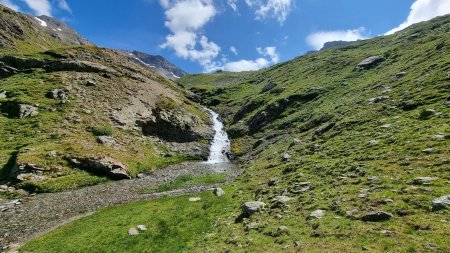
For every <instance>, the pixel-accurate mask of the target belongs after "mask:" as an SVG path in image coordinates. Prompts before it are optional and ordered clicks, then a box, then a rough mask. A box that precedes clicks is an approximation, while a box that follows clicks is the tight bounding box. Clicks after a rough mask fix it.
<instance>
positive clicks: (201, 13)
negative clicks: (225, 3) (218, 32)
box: [160, 0, 220, 67]
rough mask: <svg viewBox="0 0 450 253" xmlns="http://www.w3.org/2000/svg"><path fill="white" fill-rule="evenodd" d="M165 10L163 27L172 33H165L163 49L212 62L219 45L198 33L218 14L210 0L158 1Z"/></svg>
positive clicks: (200, 60)
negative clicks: (170, 49)
mask: <svg viewBox="0 0 450 253" xmlns="http://www.w3.org/2000/svg"><path fill="white" fill-rule="evenodd" d="M160 4H161V6H162V7H163V8H165V9H166V11H165V16H166V22H165V26H166V27H167V28H169V30H170V31H171V34H169V35H167V36H166V41H165V43H163V44H162V45H161V47H162V48H172V49H173V50H175V54H176V55H177V56H179V57H183V58H185V59H190V60H194V61H197V62H199V63H200V64H201V65H202V66H204V67H205V66H207V65H210V64H212V60H213V59H214V58H216V57H217V56H218V55H219V53H220V47H219V46H218V45H217V44H216V43H214V42H211V41H209V40H208V38H207V37H206V36H204V35H201V34H200V30H201V29H202V28H203V27H204V26H205V25H206V24H207V23H208V22H209V21H211V20H212V18H213V17H214V16H215V15H216V14H217V11H216V8H215V7H214V4H213V2H212V0H177V1H174V0H172V1H170V0H160Z"/></svg>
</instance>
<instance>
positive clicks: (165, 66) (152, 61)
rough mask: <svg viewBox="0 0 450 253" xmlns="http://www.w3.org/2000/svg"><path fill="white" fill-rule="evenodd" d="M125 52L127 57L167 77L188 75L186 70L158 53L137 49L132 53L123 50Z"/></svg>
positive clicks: (173, 77) (174, 77)
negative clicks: (152, 53)
mask: <svg viewBox="0 0 450 253" xmlns="http://www.w3.org/2000/svg"><path fill="white" fill-rule="evenodd" d="M125 54H126V55H127V56H128V57H130V56H131V57H132V58H133V59H134V60H137V61H138V62H139V63H141V64H142V63H143V64H144V65H145V66H146V67H149V68H151V69H153V70H155V71H156V72H158V73H160V74H161V75H163V76H165V77H167V78H168V79H171V80H176V79H178V78H180V77H183V76H186V75H188V73H187V72H186V71H184V70H182V69H180V68H179V67H177V66H175V65H174V64H172V63H171V62H169V61H168V60H166V59H165V58H164V57H162V56H160V55H151V54H147V53H143V52H138V51H133V52H132V53H129V52H125ZM130 54H131V55H130Z"/></svg>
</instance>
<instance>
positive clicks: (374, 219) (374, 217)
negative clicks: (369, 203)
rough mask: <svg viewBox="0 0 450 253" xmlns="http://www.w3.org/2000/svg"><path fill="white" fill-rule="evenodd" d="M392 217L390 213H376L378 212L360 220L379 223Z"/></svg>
mask: <svg viewBox="0 0 450 253" xmlns="http://www.w3.org/2000/svg"><path fill="white" fill-rule="evenodd" d="M392 217H394V216H393V215H392V214H391V213H388V212H383V211H378V212H371V213H368V214H366V215H364V216H362V217H361V220H362V221H364V222H379V221H386V220H390V219H391V218H392Z"/></svg>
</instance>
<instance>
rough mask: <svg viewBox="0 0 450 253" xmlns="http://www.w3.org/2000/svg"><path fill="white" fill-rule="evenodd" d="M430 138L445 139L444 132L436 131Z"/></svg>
mask: <svg viewBox="0 0 450 253" xmlns="http://www.w3.org/2000/svg"><path fill="white" fill-rule="evenodd" d="M431 139H435V140H443V139H445V134H443V133H438V134H436V135H434V136H432V137H431Z"/></svg>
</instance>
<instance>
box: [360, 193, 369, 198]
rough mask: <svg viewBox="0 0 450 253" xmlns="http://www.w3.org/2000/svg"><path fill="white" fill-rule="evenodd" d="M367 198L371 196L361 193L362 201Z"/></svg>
mask: <svg viewBox="0 0 450 253" xmlns="http://www.w3.org/2000/svg"><path fill="white" fill-rule="evenodd" d="M367 197H369V195H367V194H364V193H361V194H359V195H358V198H362V199H365V198H367Z"/></svg>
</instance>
